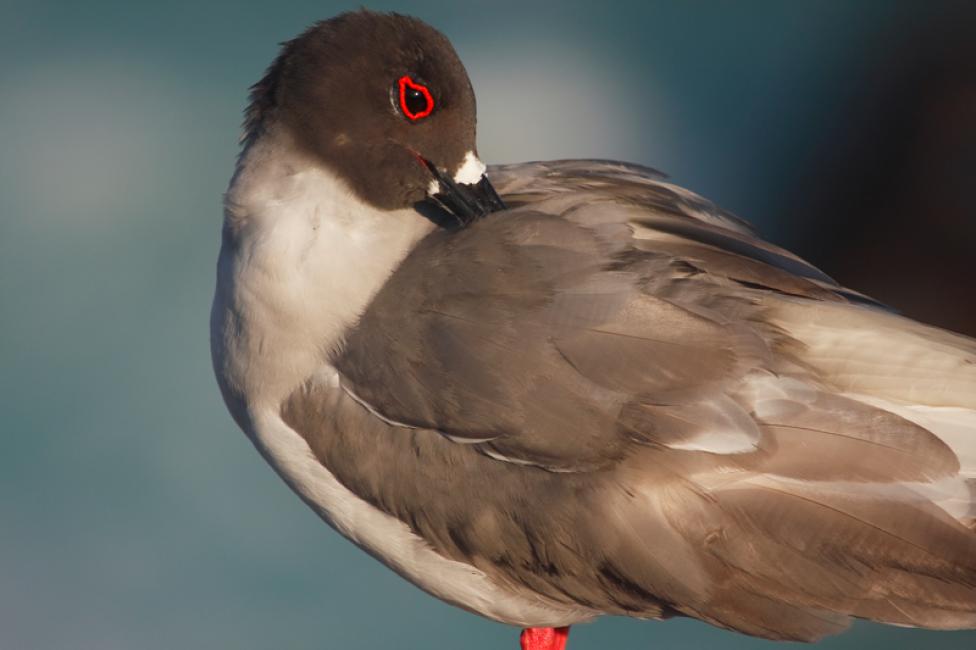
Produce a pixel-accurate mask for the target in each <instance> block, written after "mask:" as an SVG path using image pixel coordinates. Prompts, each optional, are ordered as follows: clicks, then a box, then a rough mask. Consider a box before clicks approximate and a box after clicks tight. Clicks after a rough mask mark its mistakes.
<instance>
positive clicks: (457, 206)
mask: <svg viewBox="0 0 976 650" xmlns="http://www.w3.org/2000/svg"><path fill="white" fill-rule="evenodd" d="M422 160H423V163H424V165H426V166H427V169H429V170H430V173H431V174H433V176H434V178H435V179H437V185H438V186H439V187H440V192H438V193H437V194H434V195H432V196H431V197H430V199H431V200H432V201H433V202H434V203H436V204H437V205H438V206H439V207H441V208H443V209H444V210H446V211H447V212H448V213H450V214H451V216H453V217H454V219H455V220H457V225H458V226H461V227H462V228H463V227H464V226H467V225H468V224H469V223H471V222H472V221H474V220H476V219H480V218H481V217H484V216H486V215H488V214H490V213H492V212H497V211H499V210H504V209H505V207H506V206H505V203H504V202H503V201H502V199H501V197H499V196H498V192H496V191H495V188H494V187H492V186H491V183H490V182H489V181H488V177H487V176H484V175H483V176H482V177H481V180H479V181H478V182H477V183H474V184H471V185H468V184H466V183H456V182H454V179H453V178H451V177H450V176H448V175H447V174H446V173H444V172H442V171H441V170H439V169H438V168H437V166H436V165H435V164H434V163H432V162H430V161H429V160H427V159H426V158H424V159H422Z"/></svg>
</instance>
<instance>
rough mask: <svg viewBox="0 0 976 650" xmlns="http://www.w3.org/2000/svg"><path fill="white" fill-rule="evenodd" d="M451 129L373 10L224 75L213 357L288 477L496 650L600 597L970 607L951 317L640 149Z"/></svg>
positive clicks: (785, 619)
mask: <svg viewBox="0 0 976 650" xmlns="http://www.w3.org/2000/svg"><path fill="white" fill-rule="evenodd" d="M512 99H513V101H516V100H517V101H531V98H512ZM475 124H476V119H475V95H474V91H473V89H472V87H471V83H470V81H469V79H468V76H467V73H466V72H465V69H464V66H463V65H462V63H461V62H460V60H459V58H458V56H457V54H456V53H455V51H454V49H453V47H452V46H451V44H450V42H449V41H448V40H447V39H446V38H445V37H444V36H443V35H442V34H441V33H440V32H438V31H436V30H435V29H433V28H432V27H430V26H428V25H427V24H425V23H423V22H421V21H420V20H417V19H415V18H411V17H406V16H402V15H397V14H383V13H373V12H370V11H365V10H363V11H357V12H352V13H346V14H342V15H340V16H338V17H335V18H332V19H330V20H326V21H323V22H319V23H317V24H315V25H313V26H312V27H310V28H309V29H308V30H307V31H305V32H304V33H302V34H301V35H300V36H298V37H297V38H295V39H294V40H291V41H289V42H287V43H285V44H284V46H283V47H282V49H281V52H280V54H279V56H278V57H277V58H276V59H275V60H274V62H273V63H272V64H271V66H270V68H269V69H268V71H267V73H266V75H265V76H264V78H263V79H261V80H260V81H259V82H258V83H257V84H256V85H255V86H254V87H253V88H252V92H251V97H250V105H249V107H248V108H247V111H246V117H245V134H244V137H243V146H242V151H241V154H240V156H239V159H238V161H237V165H236V169H235V172H234V175H233V178H232V180H231V182H230V187H229V189H228V191H227V193H226V196H225V210H224V222H223V231H222V243H221V249H220V256H219V261H218V265H217V288H216V293H215V297H214V302H213V309H212V314H211V348H212V357H213V364H214V369H215V372H216V376H217V380H218V384H219V386H220V390H221V392H222V395H223V398H224V401H225V402H226V405H227V407H228V409H229V411H230V413H231V415H232V416H233V418H234V420H235V421H236V422H237V424H238V425H239V426H240V428H241V429H242V430H243V431H244V432H245V433H246V434H247V435H248V436H249V437H250V439H251V440H252V441H253V443H254V445H255V447H256V448H257V449H258V451H259V452H260V453H261V454H262V455H263V456H264V458H265V459H266V460H267V461H268V462H269V463H270V464H271V466H272V467H273V468H274V469H275V471H276V472H277V473H278V474H279V475H280V476H281V477H282V479H284V481H285V482H286V483H287V484H288V485H289V486H290V487H291V488H292V489H293V490H294V491H295V492H296V493H297V494H298V496H300V497H301V498H302V499H303V500H304V501H305V502H306V503H307V504H308V505H309V506H310V507H311V508H312V509H313V510H314V511H315V512H316V513H318V515H320V516H321V517H322V518H323V519H324V520H325V521H326V522H328V523H329V524H330V525H331V526H333V527H334V528H335V529H336V530H337V531H338V532H339V533H341V534H342V535H344V536H345V537H347V538H348V539H349V540H351V541H352V542H353V543H354V544H356V545H358V546H360V547H361V548H362V549H364V550H365V551H367V552H368V553H370V554H371V555H372V556H374V557H375V558H377V559H379V560H380V561H381V562H383V563H385V564H386V565H387V566H389V567H390V568H391V569H393V570H394V571H396V572H397V573H398V574H400V575H401V576H403V577H404V578H406V579H407V580H409V581H411V582H412V583H414V584H416V585H417V586H419V587H420V588H421V589H423V590H425V591H427V592H428V593H430V594H432V595H433V596H435V597H437V598H440V599H442V600H444V601H447V602H448V603H452V604H454V605H456V606H458V607H461V608H463V609H465V610H468V611H470V612H474V613H476V614H480V615H482V616H485V617H487V618H489V619H493V620H495V621H500V622H502V623H506V624H509V625H513V626H518V627H519V628H522V629H523V631H522V634H521V645H522V648H523V649H524V650H560V649H561V648H563V647H564V646H565V644H566V642H567V635H568V632H569V627H570V626H571V625H574V624H577V623H581V622H584V621H589V620H592V619H594V618H597V617H599V616H602V615H623V616H632V617H637V618H642V619H664V618H669V617H675V616H684V617H691V618H696V619H700V620H702V621H706V622H708V623H710V624H712V625H716V626H719V627H722V628H726V629H729V630H735V631H738V632H742V633H745V634H750V635H755V636H758V637H764V638H768V639H787V640H800V641H811V640H815V639H819V638H821V637H823V636H825V635H828V634H832V633H836V632H839V631H841V630H843V629H844V627H845V626H847V625H848V624H849V622H850V620H851V618H852V617H856V618H863V619H870V620H873V621H880V622H883V623H889V624H893V625H900V626H912V627H924V628H933V629H960V628H974V627H976V526H974V521H976V503H974V488H976V341H974V340H972V339H969V338H966V337H964V336H961V335H957V334H953V333H950V332H947V331H944V330H941V329H937V328H934V327H930V326H927V325H924V324H921V323H918V322H915V321H912V320H909V319H907V318H903V317H901V316H899V315H897V314H895V313H892V312H891V311H890V310H888V309H886V308H885V307H884V306H882V305H880V304H878V303H877V302H875V301H873V300H872V299H871V298H869V297H867V296H864V295H862V294H860V293H858V292H856V291H853V290H851V289H847V288H845V287H842V286H840V285H838V284H837V283H836V282H834V281H833V280H832V279H831V278H830V277H828V276H827V275H826V274H824V273H823V272H821V271H820V270H818V269H816V268H815V267H813V266H811V265H810V264H808V263H807V262H805V261H804V260H802V259H800V258H799V257H797V256H795V255H793V254H791V253H789V252H788V251H786V250H783V249H782V248H779V247H777V246H775V245H773V244H770V243H768V242H765V241H763V240H762V239H760V238H759V236H758V235H757V234H756V233H755V232H754V231H753V230H752V228H751V227H750V226H749V225H748V224H747V223H745V222H744V221H741V220H739V219H738V218H736V217H734V216H732V215H730V214H729V213H727V212H724V211H722V210H721V209H719V208H718V207H716V206H715V205H713V204H712V203H710V202H709V201H707V200H705V199H703V198H701V197H699V196H697V195H696V194H694V193H692V192H690V191H688V190H685V189H683V188H681V187H678V186H676V185H674V184H671V183H669V182H667V180H666V179H665V178H664V177H663V176H661V175H660V174H658V173H657V172H655V171H653V170H651V169H648V168H645V167H642V166H639V165H635V164H628V163H622V162H613V161H604V160H561V161H551V162H533V163H525V164H514V165H501V166H493V167H491V168H486V166H485V165H484V164H483V163H482V162H481V161H480V159H479V158H478V154H477V148H476V142H475ZM525 128H526V129H530V128H532V127H531V124H526V125H525Z"/></svg>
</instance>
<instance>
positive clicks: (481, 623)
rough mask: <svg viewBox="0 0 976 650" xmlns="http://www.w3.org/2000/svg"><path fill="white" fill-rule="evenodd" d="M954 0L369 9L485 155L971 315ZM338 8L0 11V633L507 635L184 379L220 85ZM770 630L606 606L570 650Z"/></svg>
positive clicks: (725, 640) (205, 287) (689, 642)
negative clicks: (638, 198) (736, 221)
mask: <svg viewBox="0 0 976 650" xmlns="http://www.w3.org/2000/svg"><path fill="white" fill-rule="evenodd" d="M971 5H972V3H969V4H967V3H955V2H927V3H922V2H917V3H916V2H893V1H892V2H868V1H862V2H847V3H840V2H812V1H808V2H773V1H768V2H755V1H753V2H632V3H620V4H614V3H598V2H593V1H591V2H587V3H581V2H564V3H555V2H549V3H531V2H504V1H496V2H492V3H479V4H471V5H465V4H460V3H446V2H445V3H441V2H402V3H391V2H376V3H371V4H370V6H371V7H372V8H376V9H396V10H399V11H402V12H406V13H412V14H415V15H417V16H420V17H421V18H424V19H425V20H427V21H429V22H431V23H432V24H434V25H435V26H437V27H438V28H440V29H442V30H443V31H444V32H445V33H446V34H447V35H448V36H449V37H450V38H451V39H452V40H453V42H454V43H455V45H456V47H457V49H458V51H459V52H460V54H461V56H462V58H463V59H464V60H465V61H466V62H467V64H468V67H469V71H470V73H471V77H472V79H473V82H474V86H475V89H476V91H477V92H478V96H479V111H480V122H479V123H480V138H479V142H480V150H481V154H482V157H483V158H484V159H485V160H486V161H488V162H508V161H516V160H525V159H542V158H552V157H564V156H566V157H570V156H571V157H585V156H599V157H608V158H621V159H630V160H634V161H638V162H642V163H645V164H650V165H652V166H655V167H658V168H660V169H663V170H666V171H668V172H669V173H670V174H672V175H673V176H674V178H675V180H676V181H677V182H679V183H681V184H683V185H685V186H688V187H690V188H692V189H694V190H696V191H698V192H700V193H702V194H704V195H705V196H708V197H710V198H712V199H713V200H715V201H717V202H718V203H720V204H722V205H724V206H726V207H728V208H730V209H732V210H734V211H736V212H737V213H739V214H741V215H743V216H745V217H747V218H749V219H751V220H752V221H754V222H755V223H757V224H758V225H759V226H760V227H761V229H762V230H763V231H764V232H765V233H766V234H767V235H768V236H769V237H770V238H772V239H774V240H775V241H778V242H780V243H783V244H785V245H787V246H789V247H792V248H794V249H797V250H799V251H800V252H802V253H804V254H806V255H808V256H810V257H811V258H812V259H813V260H814V261H815V262H817V263H819V264H821V265H822V266H824V268H825V269H826V270H827V271H828V272H829V273H836V274H837V275H838V277H840V279H842V280H844V281H846V282H849V283H850V284H852V285H854V286H855V287H857V288H860V289H865V290H869V291H872V292H874V293H876V294H878V295H879V296H880V297H881V298H882V299H884V300H887V301H889V302H890V303H891V304H893V305H895V306H896V307H901V308H904V309H906V310H907V311H908V312H909V313H910V314H913V315H918V316H920V317H924V318H926V319H928V320H931V321H934V322H938V323H942V324H946V325H950V326H953V327H955V328H956V329H959V330H965V331H970V332H972V331H974V330H976V326H974V324H976V316H973V312H972V303H973V302H974V301H972V300H969V301H968V302H967V301H966V300H965V299H964V297H965V296H967V295H968V296H970V297H971V296H973V295H976V293H974V291H973V285H974V280H973V274H972V273H971V272H970V273H969V274H968V275H967V274H966V272H965V269H970V268H971V266H970V265H971V260H972V254H973V252H976V225H974V224H976V217H974V214H973V211H972V205H973V201H972V198H973V196H972V194H973V192H972V188H973V187H974V178H976V175H974V173H973V172H974V170H976V133H974V126H973V125H974V124H976V119H974V118H976V101H974V99H973V98H974V97H976V83H974V79H976V75H974V74H973V71H972V62H973V61H976V56H974V57H971V58H970V56H969V55H970V54H972V53H973V50H972V48H971V44H972V43H971V41H972V40H973V38H974V37H976V13H974V11H973V10H972V6H971ZM355 6H356V5H355V4H352V3H350V4H344V3H329V2H290V3H270V2H266V3H257V2H250V3H237V2H211V3H206V2H203V3H201V2H184V1H182V0H171V1H169V2H157V3H137V2H131V1H129V2H110V1H105V0H93V1H90V2H84V3H82V2H61V3H58V2H19V1H11V0H5V1H3V2H0V416H2V417H0V429H2V437H0V441H2V442H0V444H2V447H0V650H6V649H12V650H20V649H33V648H44V649H61V648H65V649H68V648H71V649H75V648H78V649H109V648H120V649H123V648H126V649H127V648H133V649H147V650H148V649H170V648H181V649H183V648H241V649H251V648H253V649H263V648H269V649H270V648H295V649H305V648H308V649H312V648H315V649H331V648H343V649H348V650H351V649H356V648H363V649H365V648H469V649H472V650H477V649H482V648H483V649H488V648H492V649H497V648H511V649H514V648H515V647H516V645H517V642H516V634H517V633H516V631H515V630H513V629H510V628H506V627H504V626H501V625H498V624H494V623H491V622H488V621H485V620H482V619H480V618H477V617H475V616H473V615H470V614H467V613H465V612H462V611H460V610H456V609H453V608H451V607H449V606H447V605H444V604H442V603H440V602H438V601H435V600H434V599H432V598H430V597H428V596H426V595H425V594H423V593H421V592H420V591H418V590H417V589H415V588H414V587H412V586H410V585H409V584H407V583H406V582H404V581H402V580H401V579H400V578H398V577H397V576H395V575H394V574H393V573H391V572H390V571H388V570H387V569H386V568H385V567H383V566H382V565H380V564H379V563H377V562H376V561H374V560H373V559H371V558H369V557H368V556H366V555H365V554H364V553H362V552H361V551H359V550H357V549H356V548H354V547H353V546H352V545H351V544H349V543H348V542H346V541H345V540H343V539H342V538H340V537H339V536H338V535H337V534H336V533H334V532H333V531H332V530H331V529H329V528H328V527H327V526H325V525H324V524H323V523H322V522H320V521H319V520H318V519H317V518H316V517H315V516H314V515H313V514H312V513H311V511H309V510H308V509H307V508H306V507H305V506H304V505H303V504H302V503H301V502H300V501H299V500H298V499H297V498H296V497H294V496H293V495H292V494H291V493H290V492H289V491H288V489H287V488H286V487H285V486H284V484H283V483H282V482H281V481H280V480H279V479H278V478H277V477H276V476H275V475H274V474H273V472H272V471H271V470H270V469H269V468H268V467H267V466H266V465H265V464H264V462H263V461H262V460H261V459H260V458H259V457H258V455H257V453H255V451H254V450H253V448H252V447H251V445H250V443H249V442H248V441H247V440H246V438H245V437H244V436H243V435H242V434H241V433H240V432H239V431H238V430H236V428H235V426H234V424H233V423H232V422H231V420H230V417H229V416H228V415H227V413H226V412H225V410H224V407H223V404H222V403H221V401H220V397H219V395H218V392H217V389H216V386H215V383H214V380H213V378H212V373H211V369H210V361H209V352H208V331H207V319H208V311H209V304H210V298H211V294H212V290H213V280H214V277H213V276H214V262H215V258H216V253H217V248H218V241H219V225H220V218H221V206H220V202H221V193H222V192H223V190H224V188H225V186H226V182H227V179H228V178H229V176H230V172H231V168H232V163H233V160H234V156H235V153H236V151H237V136H238V133H239V122H240V114H241V110H242V108H243V106H244V98H245V92H246V88H247V87H248V85H249V84H251V83H253V82H254V81H256V80H257V79H258V77H259V76H260V74H261V72H262V70H263V69H264V67H265V66H266V65H267V64H268V63H269V62H270V60H271V58H272V57H273V56H274V55H275V52H276V43H278V42H279V41H282V40H284V39H286V38H289V37H290V36H293V35H294V34H296V33H297V32H299V31H300V30H301V29H303V28H304V27H305V26H307V25H308V24H309V23H310V22H312V21H313V20H316V19H319V18H325V17H328V16H331V15H333V14H335V13H337V12H338V11H340V10H343V9H348V8H354V7H355ZM906 107H907V108H906ZM893 161H900V162H898V164H895V163H894V162H893ZM918 161H922V162H918ZM923 163H924V164H923ZM906 206H907V207H906ZM909 208H910V209H909ZM879 219H880V220H881V221H878V220H879ZM878 223H882V224H884V227H883V228H878V227H877V224H878ZM872 224H874V225H872ZM892 232H894V234H892ZM898 233H902V234H901V235H898ZM879 242H880V244H879ZM881 244H883V245H881ZM913 255H914V256H915V257H912V256H913ZM919 256H921V257H919ZM851 260H855V262H851ZM857 260H861V262H857ZM906 260H907V261H910V262H911V263H910V264H909V263H908V262H907V261H906ZM912 260H914V261H912ZM954 264H955V265H957V266H953V265H954ZM906 267H907V268H909V269H910V270H911V271H912V276H911V277H912V278H914V279H919V278H920V279H919V280H918V283H917V288H916V289H914V290H913V289H912V287H911V286H909V285H910V282H909V281H908V280H904V281H903V280H899V279H898V278H899V277H900V276H899V275H898V274H899V273H901V272H903V271H904V269H905V268H906ZM956 268H959V269H964V270H963V271H955V270H954V269H956ZM954 296H962V298H954ZM650 543H651V544H653V541H651V542H650ZM773 646H774V644H772V643H769V642H764V641H759V640H754V639H750V638H747V637H744V636H740V635H736V634H732V633H728V632H723V631H720V630H716V629H714V628H711V627H708V626H706V625H704V624H700V623H697V622H693V621H683V620H675V621H668V622H663V623H647V622H643V623H642V622H636V621H630V620H621V619H605V620H602V621H600V622H597V623H595V624H592V625H583V626H579V627H578V628H576V629H574V631H573V635H572V638H571V646H570V647H571V648H573V649H574V650H583V649H585V648H611V647H613V648H657V649H662V650H663V649H667V650H678V649H692V648H730V649H731V648H772V647H773ZM823 647H824V648H833V649H841V648H859V649H863V648H885V649H892V650H893V649H909V648H913V649H914V648H919V647H926V648H929V649H931V650H936V649H950V648H952V649H957V650H962V649H964V648H974V647H976V633H974V632H958V633H932V632H922V631H917V630H903V629H895V628H884V627H880V626H875V625H869V624H858V625H856V626H855V627H854V628H853V630H852V631H851V632H849V633H847V634H846V635H843V636H840V637H836V638H833V639H831V640H829V641H827V642H825V643H824V644H823Z"/></svg>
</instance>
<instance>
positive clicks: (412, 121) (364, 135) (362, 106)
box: [245, 10, 503, 221]
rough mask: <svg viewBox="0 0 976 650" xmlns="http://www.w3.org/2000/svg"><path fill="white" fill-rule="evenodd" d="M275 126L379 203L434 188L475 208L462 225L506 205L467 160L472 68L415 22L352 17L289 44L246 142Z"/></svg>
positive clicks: (255, 99)
mask: <svg viewBox="0 0 976 650" xmlns="http://www.w3.org/2000/svg"><path fill="white" fill-rule="evenodd" d="M271 126H275V127H282V128H285V129H287V130H288V131H289V132H290V133H291V134H292V135H293V137H294V138H295V140H296V141H297V143H298V145H299V146H301V147H304V148H306V149H307V150H308V152H309V153H311V154H312V155H313V156H316V157H317V158H319V159H320V160H321V161H322V162H324V163H325V164H326V165H327V166H328V167H329V168H331V169H332V171H334V172H335V173H336V174H338V175H339V176H340V177H341V178H343V179H344V180H346V181H347V182H348V183H349V185H350V186H351V187H352V189H353V190H354V191H355V192H356V193H357V194H358V195H359V196H360V198H362V199H364V200H365V201H367V202H368V203H371V204H372V205H374V206H376V207H379V208H383V209H396V208H403V207H407V206H411V205H414V204H416V203H417V202H419V201H422V200H424V199H425V198H428V190H430V189H431V188H437V187H439V188H440V192H441V194H440V195H439V196H438V197H437V198H438V199H440V201H441V203H442V205H444V206H445V207H447V208H448V209H449V210H450V211H451V212H454V213H456V214H458V213H465V212H467V213H470V214H459V216H460V217H461V218H462V219H463V220H464V221H467V220H469V218H474V217H477V216H480V215H481V214H485V213H487V212H489V211H491V210H493V209H498V208H499V207H503V206H502V205H501V202H500V201H499V200H497V195H495V194H494V190H491V186H490V185H488V182H487V180H486V179H483V177H482V176H481V172H482V171H483V168H481V166H480V162H478V163H474V162H472V161H471V160H470V158H471V156H476V145H475V98H474V91H473V90H472V88H471V82H470V80H469V79H468V75H467V72H465V69H464V66H463V65H462V64H461V61H460V59H459V58H458V56H457V53H456V52H455V51H454V48H453V47H452V46H451V43H450V42H449V41H448V40H447V38H445V37H444V35H443V34H441V33H440V32H438V31H437V30H436V29H434V28H433V27H431V26H430V25H427V24H426V23H424V22H422V21H420V20H418V19H416V18H411V17H409V16H401V15H399V14H382V13H375V12H371V11H366V10H362V11H357V12H351V13H345V14H341V15H339V16H337V17H335V18H332V19H330V20H326V21H322V22H319V23H316V24H315V25H313V26H312V27H311V28H309V29H308V30H306V31H305V32H304V33H303V34H301V35H300V36H298V37H297V38H295V39H293V40H291V41H288V42H287V43H285V44H284V46H283V47H282V50H281V53H280V54H279V56H278V58H277V59H276V60H275V61H274V63H272V65H271V67H270V68H269V69H268V71H267V73H266V75H265V77H264V78H263V79H262V80H261V81H260V82H258V83H257V84H255V86H254V87H253V88H252V92H251V104H250V106H249V107H248V109H247V113H246V118H245V140H246V141H247V142H250V141H253V139H254V138H255V137H256V136H257V135H259V134H260V133H262V132H263V131H264V130H266V129H268V128H270V127H271ZM469 153H470V154H471V156H468V154H469ZM466 157H467V160H466ZM466 162H468V165H467V171H466V172H465V173H463V174H462V175H461V178H456V176H457V175H458V172H459V170H461V169H462V168H464V166H465V163H466ZM472 169H476V171H477V174H476V176H475V177H471V174H472ZM434 180H437V181H439V184H435V185H432V181H434ZM456 180H457V181H460V182H455V181H456ZM466 185H467V186H466ZM496 201H497V203H496Z"/></svg>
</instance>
